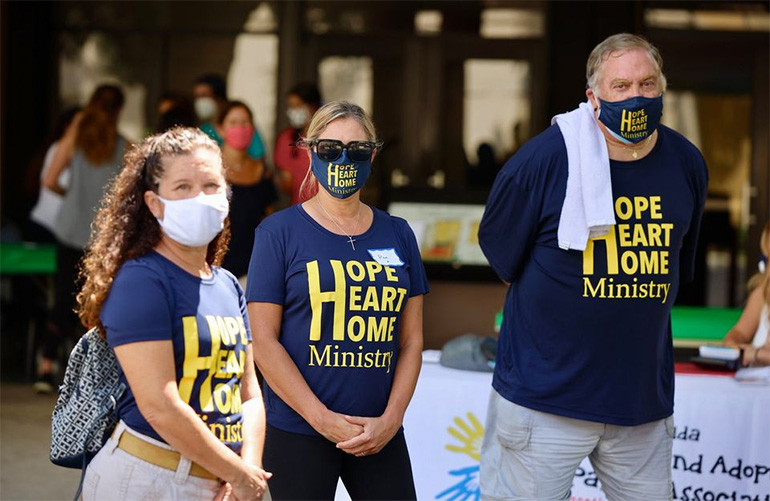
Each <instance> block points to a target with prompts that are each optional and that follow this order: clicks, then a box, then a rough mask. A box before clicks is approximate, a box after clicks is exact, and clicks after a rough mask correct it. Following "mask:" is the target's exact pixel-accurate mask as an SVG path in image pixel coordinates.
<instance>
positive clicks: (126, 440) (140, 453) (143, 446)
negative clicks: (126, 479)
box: [118, 431, 217, 480]
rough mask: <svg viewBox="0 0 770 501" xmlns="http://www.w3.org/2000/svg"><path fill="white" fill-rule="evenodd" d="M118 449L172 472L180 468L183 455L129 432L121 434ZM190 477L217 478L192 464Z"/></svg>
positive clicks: (197, 465)
mask: <svg viewBox="0 0 770 501" xmlns="http://www.w3.org/2000/svg"><path fill="white" fill-rule="evenodd" d="M118 449H121V450H124V451H126V452H127V453H129V454H131V455H132V456H134V457H138V458H139V459H142V460H144V461H147V462H148V463H152V464H154V465H155V466H160V467H161V468H166V469H167V470H172V471H176V469H177V468H178V467H179V461H180V459H181V458H182V455H181V454H179V453H178V452H176V451H170V450H168V449H164V448H163V447H158V446H157V445H154V444H151V443H149V442H146V441H144V440H142V439H141V438H139V437H137V436H135V435H132V434H131V433H129V432H127V431H124V432H123V433H121V434H120V439H119V440H118ZM190 475H192V476H193V477H200V478H210V479H214V480H215V479H216V478H217V477H216V476H215V475H214V474H212V473H210V472H209V471H208V470H206V469H205V468H204V467H203V466H201V465H199V464H197V463H192V462H191V464H190Z"/></svg>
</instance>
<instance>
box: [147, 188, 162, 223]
mask: <svg viewBox="0 0 770 501" xmlns="http://www.w3.org/2000/svg"><path fill="white" fill-rule="evenodd" d="M144 205H146V206H147V208H148V209H150V212H151V213H152V215H153V216H155V218H156V219H160V220H163V202H161V201H160V199H159V198H158V195H156V194H155V192H153V191H152V190H147V191H145V192H144Z"/></svg>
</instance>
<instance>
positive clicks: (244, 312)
mask: <svg viewBox="0 0 770 501" xmlns="http://www.w3.org/2000/svg"><path fill="white" fill-rule="evenodd" d="M233 285H234V286H235V290H236V292H237V293H238V307H239V308H240V309H241V316H242V317H243V323H244V325H245V326H246V338H247V339H248V340H249V341H251V340H252V337H251V324H250V323H249V310H248V308H247V307H246V295H245V294H244V293H243V289H242V288H241V284H240V283H239V282H238V280H237V279H236V278H235V277H233Z"/></svg>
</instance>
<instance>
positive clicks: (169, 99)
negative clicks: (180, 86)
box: [155, 91, 198, 133]
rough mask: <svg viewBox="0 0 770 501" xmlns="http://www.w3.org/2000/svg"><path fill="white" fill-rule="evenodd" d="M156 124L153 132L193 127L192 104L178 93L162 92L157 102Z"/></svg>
mask: <svg viewBox="0 0 770 501" xmlns="http://www.w3.org/2000/svg"><path fill="white" fill-rule="evenodd" d="M157 112H158V122H157V124H156V126H155V132H156V133H158V132H165V131H167V130H169V129H171V128H173V127H195V126H196V125H197V124H198V122H197V117H196V116H195V109H194V108H193V104H192V102H191V101H190V100H189V99H188V98H187V97H186V96H184V95H182V94H180V93H178V92H172V91H169V92H164V93H163V94H161V96H160V97H159V98H158V102H157Z"/></svg>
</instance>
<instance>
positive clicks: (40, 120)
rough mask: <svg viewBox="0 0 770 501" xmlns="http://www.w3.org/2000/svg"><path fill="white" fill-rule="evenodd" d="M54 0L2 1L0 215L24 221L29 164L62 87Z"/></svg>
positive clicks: (29, 195)
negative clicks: (40, 0) (48, 0)
mask: <svg viewBox="0 0 770 501" xmlns="http://www.w3.org/2000/svg"><path fill="white" fill-rule="evenodd" d="M53 6H54V4H53V2H22V1H12V2H3V12H2V17H3V27H2V45H3V51H2V58H3V65H2V66H3V77H2V115H3V117H4V119H3V127H2V139H1V141H2V144H0V152H1V154H2V157H1V160H0V161H1V162H2V169H0V171H1V172H2V174H1V176H2V177H0V184H2V198H3V204H2V219H3V223H6V222H7V221H8V220H9V219H10V220H14V221H22V220H24V218H25V215H26V213H27V212H28V211H29V209H30V207H31V205H32V204H34V201H35V200H34V196H35V193H36V192H35V189H34V188H35V187H34V186H33V187H27V183H26V180H25V177H26V173H27V170H28V164H29V162H30V159H31V157H32V156H33V155H34V152H35V151H36V150H37V149H39V148H40V147H41V144H42V142H43V140H44V138H45V136H46V134H47V133H48V127H49V118H50V114H51V109H52V106H53V102H52V101H53V93H54V92H55V89H56V88H57V87H58V84H57V75H56V71H55V64H54V61H53V58H54V57H55V51H54V50H52V49H53V47H54V46H55V40H54V33H55V30H54V28H53Z"/></svg>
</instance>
